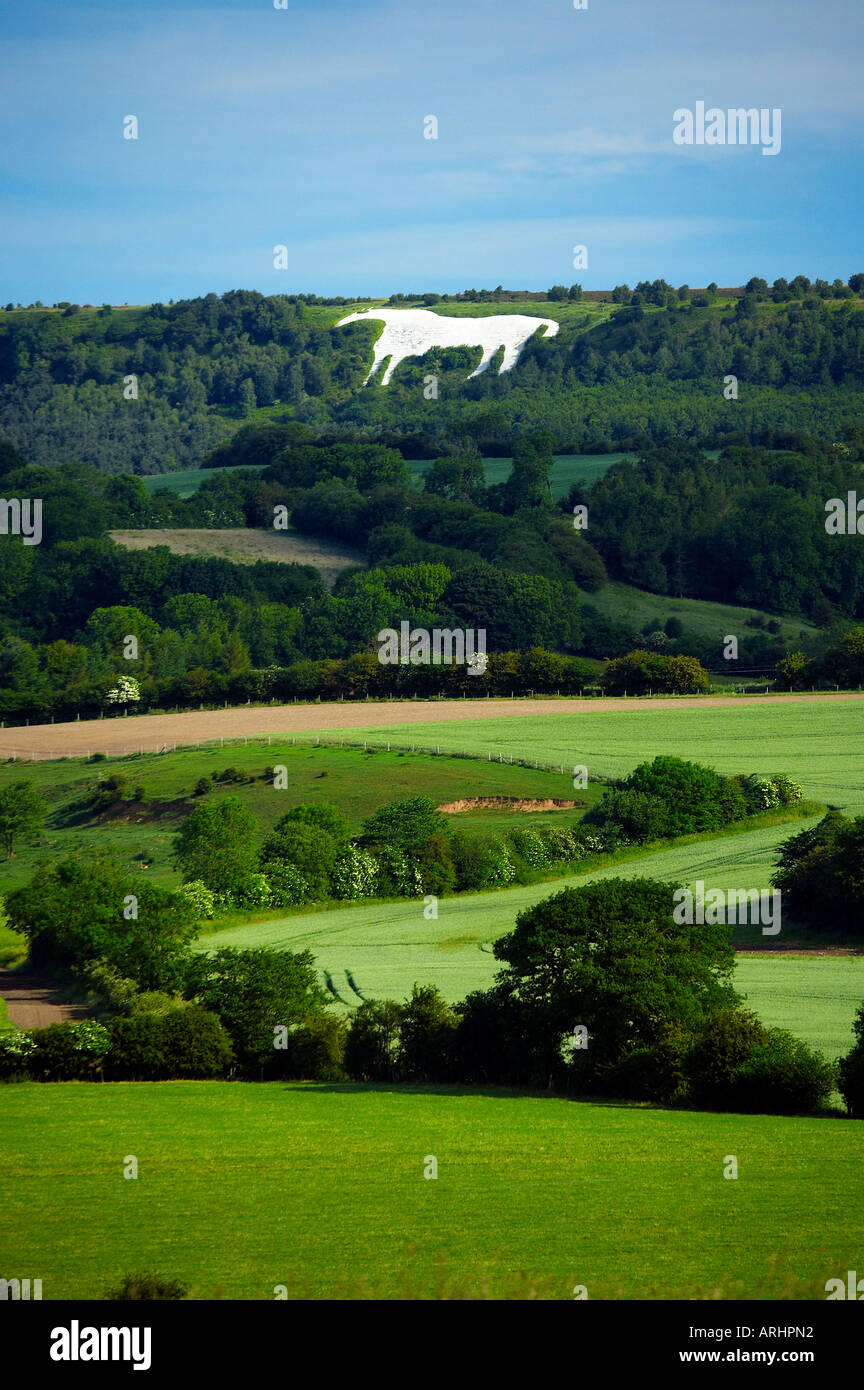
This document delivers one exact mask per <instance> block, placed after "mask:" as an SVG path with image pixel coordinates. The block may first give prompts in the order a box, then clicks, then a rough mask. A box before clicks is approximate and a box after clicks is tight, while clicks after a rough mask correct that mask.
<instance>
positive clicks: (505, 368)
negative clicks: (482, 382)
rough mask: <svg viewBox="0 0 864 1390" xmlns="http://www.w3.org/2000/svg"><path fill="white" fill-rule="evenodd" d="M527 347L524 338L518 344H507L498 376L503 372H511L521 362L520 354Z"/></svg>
mask: <svg viewBox="0 0 864 1390" xmlns="http://www.w3.org/2000/svg"><path fill="white" fill-rule="evenodd" d="M524 346H525V339H524V338H522V339H521V341H520V342H518V343H505V344H504V356H503V357H502V359H501V366H500V367H499V368H498V375H499V376H500V375H501V373H502V372H509V371H510V370H511V369H512V368H513V367H515V366H516V363H517V362H518V361H519V354H520V352H521V351H522V349H523V347H524Z"/></svg>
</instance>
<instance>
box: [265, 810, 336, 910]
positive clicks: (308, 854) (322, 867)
mask: <svg viewBox="0 0 864 1390" xmlns="http://www.w3.org/2000/svg"><path fill="white" fill-rule="evenodd" d="M339 848H340V847H339V845H338V844H337V842H336V841H335V840H334V839H333V836H332V835H328V833H327V831H326V830H321V829H319V827H318V826H315V825H306V824H304V823H303V822H302V821H291V822H288V823H287V824H284V825H281V828H278V827H277V829H275V830H273V831H272V833H271V834H270V835H268V836H267V839H266V840H265V841H264V844H263V846H262V849H261V860H262V866H263V868H264V871H265V873H267V872H268V870H269V865H270V864H271V863H272V862H273V860H282V861H283V862H286V863H288V864H293V865H294V868H295V869H297V870H298V871H299V873H300V874H302V876H303V878H304V879H305V880H306V882H307V883H308V885H309V892H310V896H311V897H312V899H313V900H314V899H320V898H327V897H329V896H330V892H331V887H332V882H333V874H334V872H335V869H336V859H337V856H338V854H339Z"/></svg>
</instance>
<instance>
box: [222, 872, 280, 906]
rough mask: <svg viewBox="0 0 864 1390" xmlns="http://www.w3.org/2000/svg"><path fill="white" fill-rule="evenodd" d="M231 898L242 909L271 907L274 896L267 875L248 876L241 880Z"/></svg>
mask: <svg viewBox="0 0 864 1390" xmlns="http://www.w3.org/2000/svg"><path fill="white" fill-rule="evenodd" d="M231 898H232V900H233V902H234V903H235V905H236V906H237V907H240V908H250V907H270V905H271V903H272V900H273V895H272V893H271V891H270V884H269V882H268V880H267V877H266V875H265V874H246V875H245V876H244V877H243V878H241V879H240V881H239V883H238V884H237V886H236V888H235V889H234V891H233V893H232V894H231Z"/></svg>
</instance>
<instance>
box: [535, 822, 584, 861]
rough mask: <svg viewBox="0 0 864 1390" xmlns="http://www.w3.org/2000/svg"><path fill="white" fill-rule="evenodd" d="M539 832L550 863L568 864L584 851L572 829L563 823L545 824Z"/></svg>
mask: <svg viewBox="0 0 864 1390" xmlns="http://www.w3.org/2000/svg"><path fill="white" fill-rule="evenodd" d="M539 834H540V837H541V839H542V840H543V844H544V847H545V850H546V854H547V856H548V859H549V863H550V864H566V863H568V862H569V861H570V860H571V859H578V858H579V857H580V856H581V855H582V854H583V853H584V851H583V849H582V847H581V845H580V844H579V841H578V840H577V839H576V837H575V836H574V835H573V833H572V831H570V830H567V829H566V827H565V826H563V825H548V826H545V827H544V829H543V830H541V831H539Z"/></svg>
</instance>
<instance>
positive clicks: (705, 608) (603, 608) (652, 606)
mask: <svg viewBox="0 0 864 1390" xmlns="http://www.w3.org/2000/svg"><path fill="white" fill-rule="evenodd" d="M584 599H585V602H586V603H589V604H591V606H592V607H593V608H596V609H597V611H598V612H599V613H602V615H603V616H604V617H606V618H612V619H615V620H616V621H617V622H621V623H629V624H632V625H633V626H634V627H637V628H640V629H641V628H643V627H644V626H645V624H646V623H647V622H649V621H655V620H656V622H657V625H658V627H661V628H662V627H663V625H664V623H665V622H666V619H667V618H679V619H680V620H681V622H682V623H683V625H684V629H685V631H686V632H688V633H690V634H693V635H695V636H697V637H700V638H703V639H704V640H706V641H707V640H712V639H713V640H714V641H716V643H717V659H716V663H715V665H716V666H718V667H719V666H723V664H724V662H723V640H724V638H725V637H727V636H728V635H730V634H731V635H732V636H735V637H738V638H739V640H740V639H741V638H742V637H744V636H746V635H747V619H748V618H757V617H758V618H763V619H764V618H766V617H767V618H771V617H774V616H776V615H774V614H770V613H768V612H767V610H765V609H760V608H739V607H736V606H735V605H733V604H730V603H712V602H710V601H709V600H708V599H693V598H670V597H669V596H668V595H666V594H652V593H649V592H648V591H647V590H646V589H635V588H634V587H633V585H632V584H607V585H606V587H605V588H603V589H599V590H597V592H596V593H593V594H588V593H586V594H585V595H584ZM777 621H778V622H779V623H780V627H781V630H782V634H783V637H784V639H785V640H786V641H787V642H793V643H794V642H796V641H798V639H799V638H800V637H801V636H802V635H804V636H808V637H810V636H812V635H813V634H814V633H815V632H816V628H815V627H814V626H813V624H812V623H808V622H807V621H806V620H805V619H804V618H789V617H779V616H778V617H777ZM735 664H736V663H735V662H734V661H730V662H728V663H726V665H728V668H729V671H730V679H734V673H735Z"/></svg>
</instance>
